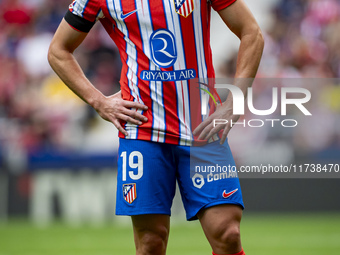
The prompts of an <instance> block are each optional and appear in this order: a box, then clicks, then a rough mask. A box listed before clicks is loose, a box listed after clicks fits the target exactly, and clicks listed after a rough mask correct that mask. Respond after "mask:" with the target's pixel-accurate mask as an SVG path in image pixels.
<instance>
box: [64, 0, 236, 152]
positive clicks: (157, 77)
mask: <svg viewBox="0 0 340 255" xmlns="http://www.w3.org/2000/svg"><path fill="white" fill-rule="evenodd" d="M235 1H236V0H211V1H206V0H75V1H74V2H73V3H72V4H71V5H70V7H69V12H68V13H67V14H66V15H65V20H66V21H67V22H68V23H69V24H70V25H71V26H72V27H73V28H75V29H77V30H80V31H83V32H88V31H89V30H90V29H91V27H92V26H93V24H94V23H95V22H96V21H97V20H99V21H100V22H101V23H102V25H103V26H104V27H105V29H106V31H107V32H108V34H109V35H110V37H111V38H112V40H113V41H114V42H115V44H116V45H117V47H118V49H119V52H120V56H121V60H122V63H123V66H122V72H121V80H120V86H121V91H122V97H123V99H125V100H130V101H136V102H140V103H142V104H145V105H147V106H148V107H149V110H147V111H145V112H142V111H141V113H142V114H143V115H145V116H146V117H147V118H148V122H147V123H144V124H142V125H140V126H137V125H134V124H131V123H123V122H122V124H123V125H124V127H125V129H126V130H127V132H128V133H129V136H127V137H125V136H124V135H123V134H122V133H120V134H119V136H120V137H122V138H126V139H141V140H148V141H154V142H161V143H170V144H178V145H189V146H190V145H192V142H193V141H194V137H193V135H192V130H193V129H194V128H195V127H196V126H197V125H198V124H199V123H201V121H202V113H201V106H200V105H201V97H202V94H201V93H205V92H203V90H200V89H199V88H198V87H197V83H196V85H192V84H193V81H192V79H194V78H198V79H207V78H214V75H215V74H214V69H213V65H212V54H211V49H210V11H211V6H212V7H213V8H214V9H215V10H217V11H219V10H221V9H223V8H226V7H227V6H229V5H231V4H232V3H233V2H235ZM190 85H192V86H190ZM215 139H217V137H215Z"/></svg>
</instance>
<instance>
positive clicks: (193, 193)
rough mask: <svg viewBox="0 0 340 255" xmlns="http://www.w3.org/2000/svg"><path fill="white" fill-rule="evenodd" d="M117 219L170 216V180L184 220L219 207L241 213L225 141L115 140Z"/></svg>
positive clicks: (240, 197)
mask: <svg viewBox="0 0 340 255" xmlns="http://www.w3.org/2000/svg"><path fill="white" fill-rule="evenodd" d="M118 156H119V158H118V176H117V206H116V214H117V215H142V214H167V215H171V205H172V200H173V198H174V195H175V191H176V181H177V183H178V185H179V189H180V192H181V196H182V201H183V204H184V208H185V211H186V217H187V220H194V219H197V216H196V215H197V213H198V212H199V211H200V210H201V209H203V208H208V207H211V206H215V205H219V204H235V205H239V206H241V207H242V208H244V205H243V200H242V192H241V188H240V183H239V179H238V177H237V171H236V166H235V161H234V159H233V156H232V154H231V151H230V148H229V145H228V142H227V141H226V142H225V143H224V144H223V145H220V144H219V142H218V141H217V142H213V143H210V144H206V145H204V146H200V147H188V146H179V145H172V144H164V143H155V142H150V141H142V140H129V139H120V145H119V155H118Z"/></svg>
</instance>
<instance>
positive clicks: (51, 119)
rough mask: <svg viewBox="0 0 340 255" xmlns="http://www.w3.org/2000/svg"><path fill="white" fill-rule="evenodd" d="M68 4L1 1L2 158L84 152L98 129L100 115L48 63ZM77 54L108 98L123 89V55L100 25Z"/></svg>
mask: <svg viewBox="0 0 340 255" xmlns="http://www.w3.org/2000/svg"><path fill="white" fill-rule="evenodd" d="M69 4H70V0H59V1H54V0H28V1H22V0H1V1H0V27H1V29H0V67H1V68H0V151H1V152H2V154H3V157H2V158H5V159H10V158H13V160H11V161H13V162H17V159H18V158H25V155H26V154H27V153H35V152H39V151H45V152H46V151H51V153H53V151H58V150H66V151H68V150H70V151H75V150H76V151H77V150H78V151H79V150H80V151H81V150H83V149H84V143H86V141H85V140H86V138H87V136H86V135H85V134H86V133H88V132H89V130H90V129H93V128H95V126H96V125H97V122H98V121H97V115H96V114H95V112H94V111H93V110H92V109H91V108H90V107H88V106H86V105H85V103H83V102H82V101H80V100H79V99H78V98H77V97H76V96H75V95H73V93H71V92H70V91H69V90H68V89H67V88H66V86H65V85H64V84H63V83H62V82H61V81H60V80H59V78H58V77H57V76H56V75H55V74H54V73H53V71H52V70H51V68H50V66H49V64H48V62H47V51H48V47H49V44H50V42H51V39H52V37H53V34H54V32H55V31H56V29H57V27H58V25H59V23H60V21H61V20H62V18H63V16H64V15H65V13H66V10H67V7H68V5H69ZM76 55H77V58H78V60H79V62H80V65H81V66H82V68H83V70H84V72H85V73H86V75H87V77H89V78H90V79H91V80H92V81H93V82H94V83H95V84H96V86H97V87H98V88H99V89H100V90H101V91H102V92H103V93H104V94H106V95H110V94H112V93H115V92H117V91H118V90H119V85H118V81H119V74H120V68H121V64H120V60H119V57H118V52H117V49H116V48H115V45H114V44H112V43H111V41H110V39H109V38H108V36H107V35H106V33H105V32H104V31H103V30H102V29H101V26H99V25H96V26H95V27H94V29H93V31H92V33H91V36H89V37H88V38H86V39H85V41H84V44H83V45H82V46H81V47H80V48H79V49H78V50H77V51H76ZM93 59H95V62H94V61H92V60H93ZM94 147H96V146H94ZM104 147H105V146H104ZM0 155H1V154H0ZM0 158H1V157H0Z"/></svg>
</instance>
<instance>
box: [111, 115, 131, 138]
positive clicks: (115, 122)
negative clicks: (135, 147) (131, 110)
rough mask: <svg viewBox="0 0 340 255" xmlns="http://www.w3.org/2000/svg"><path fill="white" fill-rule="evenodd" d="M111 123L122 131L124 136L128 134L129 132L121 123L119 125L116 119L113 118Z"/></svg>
mask: <svg viewBox="0 0 340 255" xmlns="http://www.w3.org/2000/svg"><path fill="white" fill-rule="evenodd" d="M112 123H113V125H115V127H116V128H117V129H118V130H119V131H120V132H121V133H123V134H124V135H125V136H129V133H128V132H127V131H126V130H125V129H124V128H123V127H122V125H120V123H119V121H118V120H117V119H115V120H113V121H112Z"/></svg>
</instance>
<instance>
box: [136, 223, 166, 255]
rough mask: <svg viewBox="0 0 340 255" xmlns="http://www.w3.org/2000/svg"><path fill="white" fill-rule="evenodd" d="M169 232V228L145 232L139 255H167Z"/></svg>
mask: <svg viewBox="0 0 340 255" xmlns="http://www.w3.org/2000/svg"><path fill="white" fill-rule="evenodd" d="M168 235H169V231H168V229H167V228H165V227H164V228H158V229H157V230H156V231H155V230H154V231H143V234H142V235H141V238H140V240H139V245H138V246H139V247H137V250H139V254H143V255H144V254H145V255H154V254H155V255H159V254H165V251H166V246H167V242H168Z"/></svg>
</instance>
